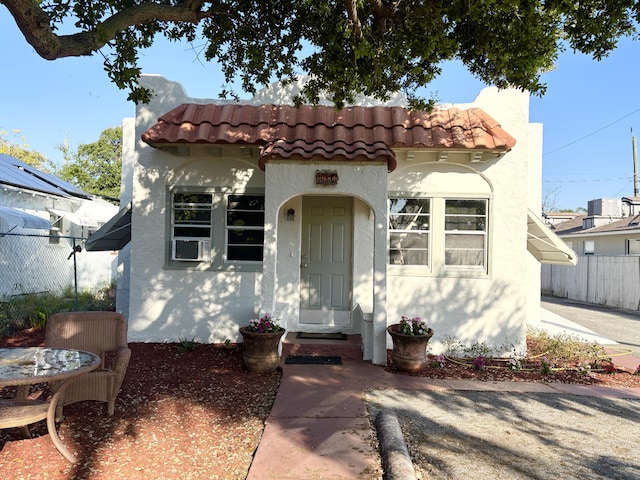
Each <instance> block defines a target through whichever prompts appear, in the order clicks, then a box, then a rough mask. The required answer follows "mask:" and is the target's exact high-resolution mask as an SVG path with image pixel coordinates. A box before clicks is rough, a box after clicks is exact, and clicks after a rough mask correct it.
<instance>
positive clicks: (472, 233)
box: [444, 199, 487, 269]
mask: <svg viewBox="0 0 640 480" xmlns="http://www.w3.org/2000/svg"><path fill="white" fill-rule="evenodd" d="M444 223H445V227H444V236H445V239H444V256H445V268H472V269H485V268H486V262H487V200H480V199H446V200H445V212H444Z"/></svg>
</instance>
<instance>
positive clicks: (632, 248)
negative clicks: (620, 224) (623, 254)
mask: <svg viewBox="0 0 640 480" xmlns="http://www.w3.org/2000/svg"><path fill="white" fill-rule="evenodd" d="M627 255H640V240H638V239H635V238H629V239H627Z"/></svg>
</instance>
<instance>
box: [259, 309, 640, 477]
mask: <svg viewBox="0 0 640 480" xmlns="http://www.w3.org/2000/svg"><path fill="white" fill-rule="evenodd" d="M546 322H547V324H548V325H549V326H553V327H554V328H566V329H569V330H579V329H578V326H576V325H572V323H571V322H566V321H563V320H561V319H558V318H557V317H556V316H552V315H548V316H546ZM290 335H291V334H290ZM589 335H592V333H589ZM356 338H359V337H356ZM607 340H608V339H607ZM318 342H319V341H316V344H315V345H299V344H296V345H294V344H291V343H285V348H284V352H283V362H282V363H281V367H282V369H283V376H282V382H281V384H280V388H279V389H278V393H277V396H276V399H275V402H274V405H273V408H272V410H271V413H270V415H269V417H268V419H267V422H266V426H265V430H264V433H263V437H262V440H261V442H260V444H259V446H258V449H257V451H256V453H255V457H254V461H253V463H252V465H251V468H250V470H249V474H248V477H247V479H248V480H267V479H296V480H307V479H309V480H311V479H332V480H336V479H379V478H382V472H381V466H380V465H381V463H380V458H379V454H378V445H377V441H376V439H375V438H374V433H373V428H372V425H371V420H370V418H369V414H368V412H367V408H366V405H365V402H364V398H365V392H366V391H369V390H375V389H401V390H422V391H432V392H473V391H485V392H516V393H518V392H520V393H530V392H532V393H552V394H564V395H587V396H594V397H613V398H631V399H637V400H640V389H629V388H607V387H597V386H582V385H567V384H559V383H554V384H542V383H524V382H478V381H472V380H435V379H425V378H419V377H410V376H406V375H396V374H390V373H387V372H386V371H385V370H384V369H382V368H381V367H380V366H374V365H371V364H370V363H369V362H364V361H362V360H361V352H360V347H359V345H358V344H357V343H355V344H354V343H349V344H346V345H345V344H342V345H341V346H335V345H332V346H327V347H318V346H317V345H318ZM305 348H306V349H305ZM315 348H321V350H322V351H321V352H320V353H319V354H321V355H335V354H339V355H340V356H341V357H342V365H289V364H285V363H284V358H285V356H286V355H287V354H296V353H297V354H309V353H311V352H313V349H315ZM327 349H328V350H327ZM332 349H333V350H332ZM636 360H638V362H640V360H639V359H636ZM636 365H637V364H636ZM566 421H567V423H568V425H570V424H571V422H572V421H573V420H572V419H571V416H570V415H567V416H566Z"/></svg>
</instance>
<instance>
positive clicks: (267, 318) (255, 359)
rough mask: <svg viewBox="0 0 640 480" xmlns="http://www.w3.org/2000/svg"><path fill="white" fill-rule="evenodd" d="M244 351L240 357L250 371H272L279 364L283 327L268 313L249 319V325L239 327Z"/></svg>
mask: <svg viewBox="0 0 640 480" xmlns="http://www.w3.org/2000/svg"><path fill="white" fill-rule="evenodd" d="M240 333H241V334H242V341H243V343H244V353H243V355H242V359H243V361H244V365H245V367H246V368H247V370H249V371H250V372H254V373H269V372H273V371H274V370H275V369H276V368H278V365H279V364H280V339H281V338H282V336H283V335H284V333H285V329H284V328H283V327H281V326H280V325H279V324H278V320H277V319H275V318H273V316H272V315H271V314H270V313H265V314H263V315H261V316H260V317H259V318H257V319H256V318H254V319H252V320H249V325H248V326H246V327H241V328H240Z"/></svg>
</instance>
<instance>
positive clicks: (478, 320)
mask: <svg viewBox="0 0 640 480" xmlns="http://www.w3.org/2000/svg"><path fill="white" fill-rule="evenodd" d="M141 84H143V85H144V86H147V87H149V88H151V89H152V90H153V91H154V92H155V94H154V97H153V99H152V101H151V102H150V103H149V104H146V105H138V106H137V110H136V118H135V120H126V121H125V124H124V135H125V138H124V147H125V153H124V157H125V158H124V161H123V165H124V166H123V176H124V179H123V185H124V190H123V196H122V203H123V204H125V203H127V202H128V201H131V211H130V215H131V223H130V227H129V228H130V229H131V232H130V233H131V241H130V244H129V246H128V247H127V251H126V252H127V258H126V259H123V260H121V261H120V263H121V265H122V266H123V271H122V282H123V284H124V285H126V287H125V288H123V289H119V295H118V309H119V310H120V311H122V312H123V313H125V315H126V316H127V317H128V319H129V336H130V341H177V340H179V339H181V338H188V339H191V338H195V339H196V340H199V341H202V342H224V341H225V340H227V339H229V340H231V341H240V340H241V337H240V335H239V333H238V329H239V327H241V326H244V325H246V324H247V323H248V322H249V319H251V318H254V317H255V316H256V314H257V312H259V311H269V312H273V313H275V314H276V315H277V316H278V317H279V318H280V319H281V322H282V324H283V325H284V326H285V327H286V328H287V329H288V330H289V331H293V332H295V331H305V332H336V331H340V332H343V333H358V334H361V335H362V339H363V357H364V359H366V360H371V361H373V362H374V363H376V364H384V363H385V362H386V349H387V347H390V344H391V340H390V338H389V337H388V335H387V333H386V327H387V325H388V324H392V323H396V322H398V321H399V319H400V317H401V316H402V315H407V316H421V317H423V318H425V319H427V320H428V322H429V324H430V326H432V327H433V329H434V330H435V332H436V333H435V336H434V337H433V339H432V340H431V345H432V349H433V351H434V353H435V352H437V351H439V350H442V349H443V348H444V344H445V342H446V341H447V339H448V338H451V339H455V340H458V341H461V342H463V343H466V344H473V343H474V342H487V344H488V345H491V346H499V345H502V344H504V343H505V342H510V343H512V344H513V345H515V346H517V347H523V346H524V342H525V335H526V325H527V323H532V324H536V323H537V322H538V321H539V315H540V266H539V261H543V262H555V263H569V264H570V263H574V262H575V259H574V253H573V252H572V251H571V250H570V249H569V248H568V247H566V245H564V244H563V243H562V242H561V241H559V240H558V239H557V238H556V237H555V235H554V234H553V233H552V232H551V231H550V230H549V229H548V228H547V227H546V226H545V225H544V223H543V222H542V221H541V220H540V219H538V218H537V217H536V216H535V215H534V214H532V213H531V210H533V209H534V208H538V206H539V205H540V195H541V168H542V167H541V142H542V126H541V125H539V124H532V123H530V122H529V97H528V95H527V94H526V93H523V92H519V91H515V90H505V91H498V90H497V89H495V88H488V89H485V90H483V91H482V92H480V94H479V95H478V97H477V98H476V100H475V101H474V102H473V103H472V104H460V105H454V104H451V105H446V106H445V105H443V106H439V107H438V108H436V109H435V110H434V111H433V112H432V113H430V114H429V113H425V112H412V111H409V110H407V109H405V108H403V106H402V105H401V104H399V103H397V104H393V103H392V102H390V103H388V104H385V105H382V104H376V103H374V102H368V101H363V102H362V103H361V104H359V105H358V106H352V107H346V108H345V109H343V110H340V111H336V110H335V109H333V107H331V106H322V105H321V106H318V107H309V106H303V107H301V108H300V109H296V108H294V107H293V106H291V105H292V103H291V101H290V99H291V91H287V90H284V89H279V88H278V87H277V86H276V85H274V86H272V87H270V88H268V89H266V90H264V91H262V92H260V93H259V94H258V95H256V97H255V98H254V99H252V100H251V101H246V102H242V103H236V102H225V101H221V100H211V99H193V98H190V97H188V96H187V95H186V93H185V92H184V90H183V88H182V87H181V86H180V85H179V84H177V83H174V82H171V81H168V80H166V79H164V78H162V77H160V76H153V75H145V76H143V77H141ZM293 87H295V85H294V86H290V87H289V88H293ZM399 101H401V99H396V102H399ZM107 233H108V232H107Z"/></svg>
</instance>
